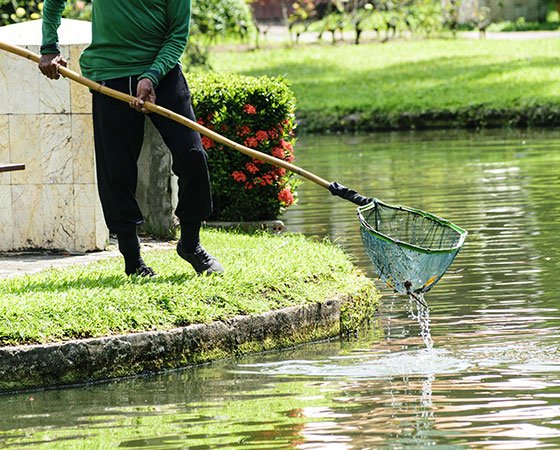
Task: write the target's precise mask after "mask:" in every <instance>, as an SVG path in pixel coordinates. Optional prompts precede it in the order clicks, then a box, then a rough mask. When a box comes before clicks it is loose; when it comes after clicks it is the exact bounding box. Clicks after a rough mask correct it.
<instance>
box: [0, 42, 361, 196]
mask: <svg viewBox="0 0 560 450" xmlns="http://www.w3.org/2000/svg"><path fill="white" fill-rule="evenodd" d="M0 49H2V50H5V51H7V52H10V53H13V54H15V55H19V56H22V57H24V58H26V59H29V60H31V61H34V62H36V63H37V64H38V63H39V61H40V59H41V57H40V56H39V55H37V54H35V53H33V52H30V51H29V50H27V49H24V48H21V47H17V46H15V45H11V44H8V43H6V42H2V41H0ZM58 71H59V73H60V74H61V75H62V76H64V77H66V78H69V79H71V80H73V81H76V82H77V83H80V84H82V85H84V86H86V87H88V88H89V89H91V90H92V91H96V92H100V93H102V94H105V95H108V96H109V97H113V98H116V99H117V100H122V101H123V102H127V103H130V101H131V100H134V98H135V97H133V96H131V95H128V94H125V93H124V92H120V91H117V90H115V89H111V88H109V87H107V86H102V85H101V84H99V83H96V82H95V81H92V80H90V79H88V78H85V77H83V76H81V75H80V74H78V73H76V72H74V71H73V70H70V69H68V68H66V67H62V66H60V67H59V68H58ZM143 106H144V108H145V109H147V110H148V111H151V112H154V113H156V114H159V115H161V116H164V117H167V118H168V119H171V120H174V121H175V122H178V123H180V124H181V125H185V126H187V127H189V128H191V129H192V130H195V131H198V132H199V133H200V134H202V135H204V136H207V137H209V138H210V139H212V140H214V141H216V142H219V143H221V144H224V145H226V146H227V147H230V148H232V149H234V150H237V151H239V152H241V153H243V154H245V155H247V156H250V157H251V158H255V159H258V160H260V161H264V162H267V163H269V164H272V165H273V166H277V167H283V168H284V169H286V170H289V171H290V172H294V173H296V174H298V175H301V176H302V177H304V178H307V179H308V180H309V181H312V182H313V183H316V184H318V185H319V186H321V187H324V188H325V189H328V190H329V191H330V192H331V193H332V194H333V195H337V196H339V197H342V198H344V199H346V200H349V201H351V202H353V203H355V204H357V205H364V204H367V203H369V202H370V201H371V199H369V198H367V197H364V196H362V195H360V194H358V193H357V192H356V191H353V190H351V189H348V188H346V187H344V186H342V185H340V184H338V183H336V182H332V183H331V182H329V181H327V180H325V179H323V178H321V177H318V176H317V175H315V174H313V173H311V172H309V171H307V170H304V169H302V168H301V167H298V166H296V165H294V164H291V163H289V162H286V161H284V160H283V159H280V158H276V157H274V156H272V155H267V154H266V153H262V152H259V151H257V150H253V149H251V148H249V147H246V146H244V145H241V144H239V143H237V142H235V141H232V140H231V139H228V138H226V137H224V136H222V135H221V134H218V133H216V132H214V131H212V130H210V129H208V128H206V127H204V126H202V125H200V124H199V123H197V122H195V121H193V120H190V119H188V118H187V117H184V116H181V115H180V114H177V113H174V112H173V111H170V110H169V109H167V108H162V107H161V106H158V105H156V104H155V103H150V102H145V103H144V105H143Z"/></svg>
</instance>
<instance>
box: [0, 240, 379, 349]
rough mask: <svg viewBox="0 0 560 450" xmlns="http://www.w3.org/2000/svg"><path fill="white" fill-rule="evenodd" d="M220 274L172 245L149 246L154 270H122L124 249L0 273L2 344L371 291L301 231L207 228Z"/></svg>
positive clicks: (198, 319)
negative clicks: (18, 273) (56, 266)
mask: <svg viewBox="0 0 560 450" xmlns="http://www.w3.org/2000/svg"><path fill="white" fill-rule="evenodd" d="M203 242H204V243H205V246H206V247H207V248H208V250H209V251H211V252H212V253H214V254H215V255H216V256H217V257H218V258H219V259H220V260H221V262H222V263H223V264H224V267H225V268H226V273H225V274H224V275H223V276H197V275H196V274H195V272H194V271H193V270H192V268H190V266H189V265H188V264H187V263H184V261H182V260H180V259H179V258H178V256H177V255H176V254H175V252H174V251H171V250H170V251H151V252H146V254H145V258H144V259H145V260H146V262H147V263H148V264H150V265H152V266H153V267H154V269H156V271H157V272H158V274H159V276H158V277H157V278H155V279H143V278H138V277H133V278H128V277H126V276H125V275H124V272H123V268H122V262H121V259H120V258H113V259H110V260H106V261H101V262H97V263H93V264H91V265H86V266H76V267H74V268H70V269H61V270H49V271H46V272H41V273H38V274H34V275H29V276H23V277H17V278H13V279H5V280H0V345H14V344H23V343H46V342H52V341H59V340H64V339H71V338H82V337H99V336H107V335H112V334H121V333H127V332H135V331H145V330H155V329H158V330H165V329H171V328H174V327H177V326H184V325H188V324H193V323H207V322H211V321H215V320H219V319H227V318H230V317H232V316H235V315H239V314H258V313H262V312H266V311H270V310H274V309H279V308H283V307H286V306H292V305H299V304H302V303H306V302H317V301H324V300H326V299H329V298H333V297H334V296H335V295H336V294H359V293H360V294H362V295H373V296H375V295H376V293H375V288H374V287H373V283H372V281H371V280H369V279H367V278H366V277H365V276H363V275H361V274H360V273H358V272H357V270H356V269H355V268H354V266H353V265H352V263H351V262H350V260H349V259H348V256H346V255H345V254H344V253H343V252H342V250H340V249H339V248H338V247H336V246H335V245H332V244H327V243H316V242H311V241H310V240H308V239H306V238H304V237H302V236H298V235H282V236H271V235H267V234H262V235H244V234H235V233H225V232H218V231H205V232H204V233H203Z"/></svg>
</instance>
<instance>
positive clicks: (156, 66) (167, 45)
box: [138, 0, 191, 87]
mask: <svg viewBox="0 0 560 450" xmlns="http://www.w3.org/2000/svg"><path fill="white" fill-rule="evenodd" d="M167 20H168V22H169V28H168V32H167V36H166V38H165V41H164V43H163V47H162V48H161V50H160V51H159V53H158V55H157V57H156V59H155V61H154V62H153V63H152V65H151V66H150V67H149V68H148V69H147V70H146V71H145V72H144V73H143V74H142V75H140V76H139V77H138V78H139V79H142V78H147V79H149V80H151V81H152V84H153V85H154V87H155V86H157V84H158V83H159V81H160V80H161V79H162V78H163V77H164V76H165V75H166V74H167V73H168V72H169V71H170V70H171V69H173V67H175V65H176V64H177V62H178V61H179V58H181V55H182V54H183V51H184V50H185V46H186V45H187V39H188V37H189V29H190V20H191V0H168V2H167Z"/></svg>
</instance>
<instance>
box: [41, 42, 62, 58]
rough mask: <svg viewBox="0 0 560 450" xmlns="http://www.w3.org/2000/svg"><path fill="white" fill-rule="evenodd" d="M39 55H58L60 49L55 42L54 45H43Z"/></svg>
mask: <svg viewBox="0 0 560 450" xmlns="http://www.w3.org/2000/svg"><path fill="white" fill-rule="evenodd" d="M40 52H41V55H59V54H60V47H59V46H58V44H57V43H56V42H55V43H54V44H43V45H41V50H40Z"/></svg>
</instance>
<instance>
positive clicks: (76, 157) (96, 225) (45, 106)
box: [0, 20, 176, 252]
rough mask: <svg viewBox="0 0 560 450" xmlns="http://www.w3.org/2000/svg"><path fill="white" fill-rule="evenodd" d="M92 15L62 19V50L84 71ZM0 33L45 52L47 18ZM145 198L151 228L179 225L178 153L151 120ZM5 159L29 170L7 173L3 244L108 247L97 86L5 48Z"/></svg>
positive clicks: (0, 217)
mask: <svg viewBox="0 0 560 450" xmlns="http://www.w3.org/2000/svg"><path fill="white" fill-rule="evenodd" d="M90 29H91V25H90V24H89V23H88V22H83V21H75V20H63V22H62V25H61V28H60V29H59V39H60V44H61V51H62V53H63V55H64V56H65V57H66V58H67V59H68V62H69V68H70V69H72V70H74V71H76V72H80V69H79V56H80V54H81V52H82V50H83V49H84V48H85V47H86V46H87V44H89V42H90V41H91V31H90ZM0 40H2V41H5V42H9V43H11V44H15V45H18V46H22V47H26V48H27V49H29V50H31V51H33V52H34V53H39V43H40V42H41V21H40V20H38V21H33V22H25V23H22V24H16V25H10V26H5V27H0ZM146 123H147V124H146V137H145V145H144V148H143V150H142V156H141V160H140V164H139V166H140V171H139V185H138V198H139V203H140V205H141V208H142V212H143V213H144V216H145V218H146V221H147V222H148V225H149V226H148V227H147V228H148V229H149V230H169V229H170V228H172V227H173V225H174V223H173V209H174V206H175V204H176V200H174V199H176V189H175V188H174V186H175V185H176V183H175V180H174V179H173V177H172V176H171V158H170V155H169V152H168V151H167V148H166V147H165V145H164V144H163V142H162V140H161V138H160V137H159V134H158V133H157V131H156V130H155V128H154V127H153V126H152V125H151V122H150V121H149V120H147V121H146ZM0 162H3V163H10V162H11V163H24V164H25V165H26V170H25V171H20V172H11V173H2V174H0V251H10V250H20V249H33V248H34V249H37V248H40V249H57V250H65V251H68V252H85V251H91V250H98V249H104V248H105V247H106V245H107V242H108V238H109V233H108V230H107V228H106V226H105V222H104V219H103V213H102V210H101V205H100V202H99V199H98V194H97V182H96V176H95V161H94V145H93V127H92V116H91V94H90V93H89V91H88V90H87V89H86V88H85V87H83V86H81V85H79V84H77V83H75V82H70V81H68V80H66V79H63V78H61V79H60V80H56V81H53V80H48V79H47V78H46V77H44V76H43V75H42V74H41V73H40V72H39V70H38V69H37V65H36V64H35V63H33V62H31V61H28V60H26V59H24V58H22V57H19V56H14V55H11V54H9V53H6V52H3V51H0Z"/></svg>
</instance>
